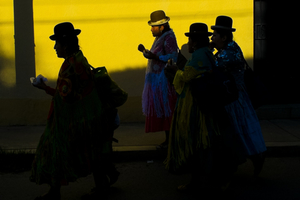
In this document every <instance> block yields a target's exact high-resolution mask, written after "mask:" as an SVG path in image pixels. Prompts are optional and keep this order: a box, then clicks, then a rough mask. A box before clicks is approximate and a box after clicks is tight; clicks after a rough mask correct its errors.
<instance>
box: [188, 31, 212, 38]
mask: <svg viewBox="0 0 300 200" xmlns="http://www.w3.org/2000/svg"><path fill="white" fill-rule="evenodd" d="M212 34H213V33H211V32H192V33H190V32H188V33H185V34H184V35H185V36H187V37H190V36H197V35H204V36H211V35H212Z"/></svg>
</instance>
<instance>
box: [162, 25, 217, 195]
mask: <svg viewBox="0 0 300 200" xmlns="http://www.w3.org/2000/svg"><path fill="white" fill-rule="evenodd" d="M211 34H212V33H210V32H208V27H207V25H206V24H204V23H194V24H192V25H190V32H188V33H185V35H186V36H187V37H188V49H189V53H192V57H191V58H190V59H189V60H188V61H187V63H186V65H185V67H184V68H183V70H179V69H178V68H177V66H176V65H168V66H167V69H168V70H173V71H174V72H175V77H174V81H173V84H174V87H175V90H176V92H177V93H178V99H177V103H176V107H175V111H174V115H173V120H172V125H171V130H170V141H169V147H168V155H167V159H166V161H165V164H166V168H167V169H168V170H169V171H170V172H174V173H186V172H191V173H192V179H191V182H190V183H189V184H187V185H181V186H179V187H178V190H179V191H186V192H195V194H199V195H200V192H201V194H207V192H206V190H211V189H212V185H211V184H210V182H211V175H212V174H211V173H212V166H213V157H212V151H213V149H212V147H213V145H214V143H213V138H214V137H216V136H217V135H220V131H221V127H220V126H219V123H218V120H217V118H216V116H214V113H212V112H205V113H204V112H202V111H201V108H200V106H199V105H198V103H197V102H195V100H194V99H193V96H192V93H191V86H192V84H193V82H192V80H193V79H196V78H202V77H203V76H205V75H206V74H207V73H210V72H211V71H212V66H213V63H214V58H213V54H212V53H211V51H210V50H209V48H208V46H209V36H210V35H211Z"/></svg>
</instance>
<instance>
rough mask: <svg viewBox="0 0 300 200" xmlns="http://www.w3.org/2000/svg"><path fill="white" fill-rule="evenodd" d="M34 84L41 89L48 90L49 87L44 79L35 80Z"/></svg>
mask: <svg viewBox="0 0 300 200" xmlns="http://www.w3.org/2000/svg"><path fill="white" fill-rule="evenodd" d="M32 85H33V86H34V87H36V88H38V89H41V90H46V87H47V85H46V84H45V82H44V81H43V80H42V79H41V80H40V81H39V82H33V83H32Z"/></svg>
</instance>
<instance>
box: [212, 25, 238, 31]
mask: <svg viewBox="0 0 300 200" xmlns="http://www.w3.org/2000/svg"><path fill="white" fill-rule="evenodd" d="M211 29H212V30H216V29H223V30H228V31H232V32H235V30H236V29H235V28H228V27H226V26H211Z"/></svg>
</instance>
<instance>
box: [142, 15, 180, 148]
mask: <svg viewBox="0 0 300 200" xmlns="http://www.w3.org/2000/svg"><path fill="white" fill-rule="evenodd" d="M169 21H170V17H168V16H166V14H165V12H164V11H162V10H157V11H154V12H152V13H151V15H150V21H148V25H149V26H151V32H152V35H153V37H155V40H154V43H153V45H152V47H151V49H150V51H149V50H146V49H145V48H144V46H143V45H142V44H140V45H139V48H138V49H139V50H140V51H142V52H143V55H144V57H145V58H147V59H148V64H147V69H146V76H145V84H144V89H143V94H142V107H143V114H144V115H145V116H146V123H145V132H146V133H148V132H158V131H165V134H166V140H165V141H164V142H163V143H162V144H160V145H159V146H157V147H158V148H167V145H168V139H169V130H170V125H171V121H172V116H173V111H174V106H175V102H176V98H177V97H176V92H175V90H174V87H173V86H172V84H170V83H169V82H168V79H167V78H166V76H165V75H164V68H165V65H166V64H167V62H168V60H169V59H172V60H174V62H176V61H177V51H178V46H177V41H176V37H175V34H174V32H173V30H172V29H171V28H170V25H169Z"/></svg>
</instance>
